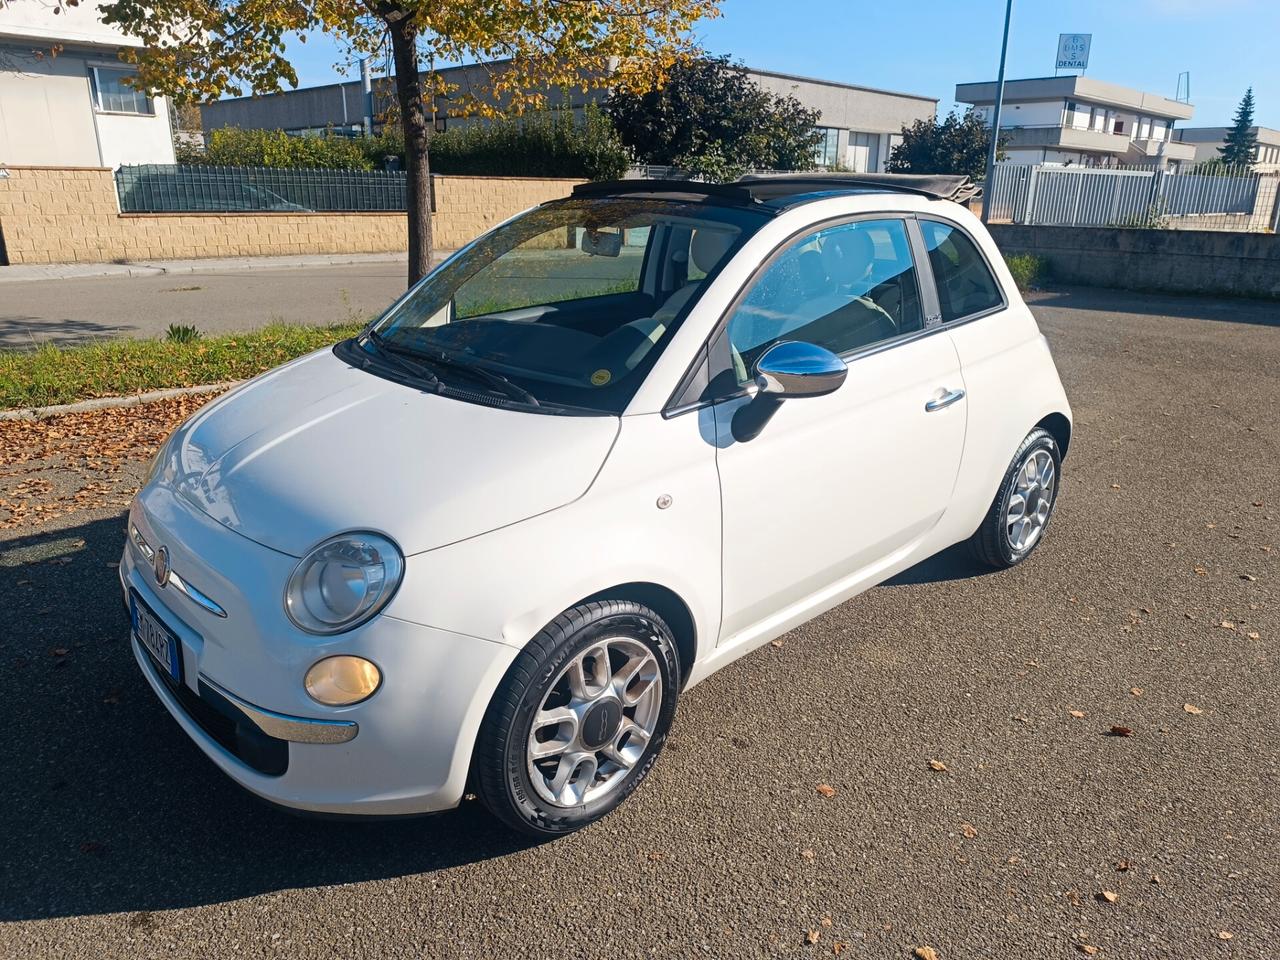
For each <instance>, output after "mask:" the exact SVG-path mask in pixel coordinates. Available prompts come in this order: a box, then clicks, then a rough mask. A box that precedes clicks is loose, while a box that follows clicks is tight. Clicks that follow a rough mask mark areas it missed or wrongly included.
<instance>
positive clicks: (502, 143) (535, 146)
mask: <svg viewBox="0 0 1280 960" xmlns="http://www.w3.org/2000/svg"><path fill="white" fill-rule="evenodd" d="M452 123H453V126H452V127H450V128H448V129H447V130H445V131H444V132H443V133H437V134H435V135H434V136H432V138H431V147H430V155H429V159H430V164H431V172H432V173H439V174H446V175H447V174H455V175H460V176H481V177H484V176H489V177H582V178H585V179H588V180H612V179H616V178H618V177H621V176H622V175H623V174H624V173H625V172H626V170H627V167H628V166H630V165H631V155H630V153H629V152H628V151H627V148H626V147H624V146H623V145H622V141H621V140H620V139H618V134H617V131H615V130H614V128H613V124H612V123H611V122H610V121H609V118H608V117H606V116H605V115H604V114H603V113H602V112H601V111H600V110H599V108H597V107H596V106H595V105H594V104H588V105H587V106H586V107H584V108H583V111H582V117H581V119H578V118H575V117H574V115H573V111H571V110H539V111H535V112H532V113H528V114H525V115H524V116H523V117H506V118H498V119H495V120H479V119H475V120H465V121H463V120H454V121H452ZM364 143H365V144H366V149H367V150H368V155H369V158H370V161H371V162H372V163H373V164H374V165H375V166H378V167H381V166H382V164H383V162H384V159H385V158H386V157H400V158H403V156H404V141H403V140H402V139H401V137H400V133H399V131H398V130H394V129H393V130H389V131H387V132H384V133H383V134H382V135H381V136H379V137H374V138H371V139H369V140H366V141H364Z"/></svg>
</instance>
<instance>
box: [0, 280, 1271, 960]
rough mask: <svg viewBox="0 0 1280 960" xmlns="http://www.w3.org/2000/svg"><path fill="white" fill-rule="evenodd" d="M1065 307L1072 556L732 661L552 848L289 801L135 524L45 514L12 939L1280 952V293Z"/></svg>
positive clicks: (9, 870)
mask: <svg viewBox="0 0 1280 960" xmlns="http://www.w3.org/2000/svg"><path fill="white" fill-rule="evenodd" d="M1036 311H1037V313H1038V315H1039V316H1040V318H1041V319H1042V322H1043V326H1044V329H1045V330H1046V332H1047V333H1048V335H1049V337H1050V340H1051V341H1052V343H1053V346H1054V350H1055V355H1056V357H1057V359H1058V362H1059V365H1060V367H1061V371H1062V374H1063V377H1064V380H1065V382H1066V384H1067V388H1068V392H1069V393H1070V395H1071V398H1072V401H1073V403H1074V406H1075V413H1076V417H1077V432H1076V437H1075V439H1074V442H1073V444H1072V448H1071V453H1070V456H1069V458H1068V460H1067V463H1066V469H1065V478H1066V479H1065V487H1064V492H1063V498H1062V501H1061V504H1060V507H1059V510H1058V512H1057V514H1056V516H1055V519H1054V522H1053V525H1052V527H1051V529H1050V531H1049V535H1048V539H1047V541H1046V542H1045V544H1044V546H1043V547H1042V549H1041V550H1040V551H1039V552H1038V553H1037V554H1036V555H1035V557H1034V558H1033V559H1032V560H1031V561H1030V562H1028V563H1026V564H1024V565H1023V566H1021V567H1019V568H1017V569H1016V570H1013V571H1010V572H1006V573H1000V574H991V575H975V573H974V571H973V569H972V568H971V567H970V566H968V565H967V563H966V562H965V561H964V560H963V559H962V558H960V557H959V556H958V555H956V554H955V553H954V552H952V553H949V554H946V555H943V556H942V557H940V558H936V559H935V560H933V561H929V562H927V563H925V564H922V565H921V566H920V567H917V568H915V569H914V570H912V571H910V572H909V573H908V574H905V575H903V576H901V577H899V578H897V579H896V580H895V581H894V582H892V583H891V584H888V585H885V586H881V587H878V588H875V589H873V590H871V591H869V592H868V593H866V594H864V595H862V596H861V597H859V598H857V599H855V600H853V601H851V602H849V603H846V604H845V605H843V606H842V607H840V608H838V609H836V610H834V611H832V612H830V613H828V614H827V615H825V616H823V617H821V618H819V619H817V620H815V621H813V622H811V623H809V624H807V625H806V626H804V627H802V628H800V629H797V630H795V631H793V632H792V633H790V634H788V635H787V636H786V637H785V638H784V642H783V644H782V646H780V647H773V646H765V647H764V648H763V649H761V650H759V651H757V652H756V653H754V654H752V655H750V656H748V657H746V658H745V659H743V660H741V661H739V662H737V663H736V664H734V665H732V666H730V667H728V668H727V669H725V670H724V671H722V672H721V673H719V674H717V675H716V676H715V677H713V678H711V679H710V680H708V681H707V682H706V683H704V684H702V685H701V686H699V687H697V688H695V689H693V690H692V691H689V692H688V694H687V695H686V696H685V697H684V698H683V699H682V702H681V705H680V709H679V713H678V716H677V720H676V727H675V731H674V736H673V738H672V740H671V741H670V744H669V746H668V748H667V750H666V752H665V753H664V755H663V756H662V758H661V760H660V761H659V763H658V765H657V767H656V769H655V772H654V774H653V775H652V777H651V778H650V779H649V781H648V782H647V783H646V784H645V786H644V788H643V789H642V790H641V791H640V792H639V793H638V794H637V795H636V796H635V797H634V798H633V799H632V800H631V801H630V802H629V803H628V805H627V806H626V807H625V808H623V809H622V810H620V811H618V812H617V813H615V814H614V815H613V816H612V817H610V818H608V819H606V820H605V821H604V822H602V823H600V824H597V825H595V826H593V827H591V828H589V829H587V830H585V831H583V832H581V833H579V834H576V835H574V836H572V837H569V838H566V839H563V840H559V841H556V842H554V843H548V844H544V845H541V846H529V845H527V844H526V843H525V842H524V841H522V840H519V839H516V838H513V837H512V836H510V835H508V834H506V833H504V832H503V831H502V830H501V829H500V828H499V827H498V826H497V825H496V824H495V823H494V822H493V821H491V820H490V819H489V818H488V817H487V816H486V815H485V813H484V812H483V810H481V809H479V807H478V805H477V804H475V803H474V802H471V803H467V804H465V805H464V807H463V808H462V809H460V810H459V811H457V812H454V813H449V814H444V815H440V816H436V817H433V818H427V819H421V820H411V821H397V822H373V823H360V824H346V823H334V822H323V821H308V820H301V819H295V818H293V817H290V816H288V815H285V814H282V813H278V812H275V811H272V810H269V809H266V808H263V807H262V806H260V805H258V804H257V803H256V802H254V801H253V800H251V799H250V798H249V797H247V796H246V795H245V794H243V793H242V792H240V791H239V790H238V789H237V788H236V787H234V786H233V785H232V784H231V783H230V782H229V781H228V780H226V778H224V777H223V776H222V775H221V774H220V773H218V771H217V770H216V769H215V768H214V767H213V765H212V764H210V763H209V762H208V761H206V760H205V759H204V758H203V756H202V755H201V754H200V753H199V751H198V750H197V749H196V748H195V747H194V746H193V745H192V744H190V743H189V742H188V741H187V739H186V738H185V736H184V735H183V734H182V733H181V732H180V730H179V729H178V727H177V726H176V724H174V723H173V722H172V720H170V719H169V718H168V717H167V716H166V714H165V712H164V711H163V709H162V708H161V707H160V705H159V704H158V702H157V701H156V700H155V698H154V697H153V696H152V695H151V693H150V691H149V689H148V688H147V687H146V685H145V683H144V681H143V680H142V678H141V677H140V676H139V675H138V673H137V671H136V668H135V665H134V664H133V662H132V657H131V655H130V653H129V650H128V647H127V645H126V640H125V634H126V624H125V620H124V617H123V614H122V613H121V610H120V601H119V595H118V588H117V586H116V581H115V574H114V572H113V571H112V570H110V569H108V566H107V565H108V564H109V563H111V562H112V561H113V560H114V559H115V558H116V557H117V556H118V554H119V552H120V549H121V544H122V524H121V519H120V516H119V514H118V512H116V511H114V510H112V511H98V512H89V513H84V514H77V515H74V516H72V517H69V518H66V519H64V520H61V521H58V524H59V525H57V526H56V527H54V528H40V529H39V530H38V532H35V533H28V534H25V535H24V534H22V532H21V531H7V532H6V533H5V534H4V535H5V536H7V537H8V539H7V540H6V541H5V542H4V543H2V544H0V610H3V611H4V614H3V618H4V619H3V623H4V630H3V632H2V633H3V636H2V642H3V645H4V647H3V653H4V661H3V662H4V665H5V669H3V670H0V694H2V699H0V702H2V703H3V704H4V708H5V709H4V712H3V715H4V716H5V717H6V718H7V720H8V723H9V730H10V733H9V735H8V736H7V737H6V738H5V741H4V745H3V747H0V769H2V770H3V772H4V775H3V777H2V778H0V810H3V812H4V817H3V820H0V858H2V859H0V876H2V877H3V881H0V884H2V885H0V956H3V957H46V956H48V957H53V956H56V957H93V958H102V957H130V958H142V957H159V956H164V957H202V958H206V957H258V956H265V957H317V958H318V957H326V958H327V957H333V956H378V957H445V956H468V957H471V956H486V957H555V958H563V957H601V958H611V957H642V956H662V957H691V956H700V955H709V956H710V955H714V956H733V957H739V956H757V955H775V954H777V955H784V954H785V955H801V956H806V955H808V956H831V955H833V953H834V951H835V947H836V945H837V944H845V945H846V946H845V947H843V948H841V953H840V955H841V956H843V957H846V958H847V957H858V958H862V957H867V958H872V957H874V958H881V957H885V958H899V957H910V956H912V952H913V951H914V950H915V949H916V948H917V947H920V946H930V947H932V948H934V950H935V951H936V954H937V956H938V957H939V958H940V960H953V958H954V960H960V958H976V957H991V958H1001V960H1007V958H1046V957H1047V958H1052V957H1064V958H1066V957H1072V956H1077V957H1078V956H1082V955H1084V952H1083V951H1082V950H1081V947H1082V946H1084V945H1088V946H1091V947H1097V948H1098V954H1097V955H1098V956H1100V957H1102V958H1112V957H1143V958H1147V957H1160V958H1166V957H1167V958H1191V960H1200V958H1216V957H1224V958H1227V957H1251V958H1252V957H1264V956H1270V955H1272V954H1273V953H1274V952H1275V950H1276V944H1277V942H1278V940H1280V824H1278V817H1280V747H1278V746H1277V743H1278V741H1280V738H1278V736H1277V734H1280V719H1278V718H1280V710H1278V708H1280V694H1278V693H1277V687H1278V681H1280V671H1278V669H1277V653H1278V651H1280V606H1278V604H1280V589H1278V587H1277V584H1278V583H1280V533H1278V531H1277V525H1278V523H1280V520H1278V517H1280V425H1278V424H1277V418H1276V410H1277V409H1280V329H1277V328H1278V327H1280V321H1278V316H1280V307H1277V306H1275V305H1265V304H1243V303H1232V302H1227V301H1198V300H1175V299H1156V298H1149V297H1141V296H1137V295H1123V294H1113V293H1106V292H1101V291H1066V292H1062V293H1056V294H1044V295H1041V296H1039V297H1038V298H1037V305H1036ZM131 469H137V468H136V467H135V468H131ZM15 534H17V535H16V536H15ZM64 559H65V560H66V561H67V562H62V561H63V560H64ZM1224 621H1225V622H1226V623H1228V624H1230V626H1223V623H1224ZM54 650H62V651H64V654H62V655H58V654H54V653H53V652H52V651H54ZM1186 705H1189V706H1190V707H1191V708H1192V709H1193V710H1194V711H1199V712H1192V711H1189V710H1188V709H1187V706H1186ZM1071 711H1076V712H1078V713H1081V714H1083V715H1082V716H1073V715H1072V713H1071ZM1113 726H1123V727H1127V728H1129V729H1131V730H1132V735H1131V736H1127V737H1124V736H1108V735H1106V734H1107V733H1108V731H1109V730H1110V729H1111V728H1112V727H1113ZM930 760H937V761H940V762H941V763H943V764H945V766H946V768H947V769H946V771H945V772H939V771H934V770H931V769H930V767H929V761H930ZM823 783H825V784H830V785H831V786H833V787H835V789H836V794H835V795H834V796H832V797H830V798H824V797H823V796H821V795H820V794H819V793H817V792H816V791H815V787H816V786H817V785H818V784H823ZM1104 890H1105V891H1111V892H1113V893H1114V894H1115V902H1114V903H1109V902H1106V901H1105V899H1101V894H1102V891H1104ZM810 931H814V935H815V936H816V937H817V943H816V944H815V945H810V944H809V943H808V942H807V941H808V939H809V936H810V934H809V932H810ZM926 956H927V954H926Z"/></svg>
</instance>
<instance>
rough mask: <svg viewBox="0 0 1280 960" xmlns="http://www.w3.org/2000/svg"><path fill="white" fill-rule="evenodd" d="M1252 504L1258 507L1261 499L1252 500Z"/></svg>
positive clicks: (1260, 504)
mask: <svg viewBox="0 0 1280 960" xmlns="http://www.w3.org/2000/svg"><path fill="white" fill-rule="evenodd" d="M1253 505H1254V506H1255V507H1260V506H1262V501H1261V500H1255V501H1253Z"/></svg>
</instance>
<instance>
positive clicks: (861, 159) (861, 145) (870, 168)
mask: <svg viewBox="0 0 1280 960" xmlns="http://www.w3.org/2000/svg"><path fill="white" fill-rule="evenodd" d="M849 165H850V166H851V167H853V171H854V173H876V172H877V171H879V169H880V134H878V133H857V132H855V131H850V132H849Z"/></svg>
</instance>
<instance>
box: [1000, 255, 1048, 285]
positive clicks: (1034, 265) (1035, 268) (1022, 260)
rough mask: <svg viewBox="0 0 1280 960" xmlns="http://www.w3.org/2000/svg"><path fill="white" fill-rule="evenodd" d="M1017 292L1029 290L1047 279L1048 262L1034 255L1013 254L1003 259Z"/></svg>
mask: <svg viewBox="0 0 1280 960" xmlns="http://www.w3.org/2000/svg"><path fill="white" fill-rule="evenodd" d="M1004 262H1005V263H1007V264H1008V265H1009V272H1010V273H1011V274H1013V282H1014V283H1016V284H1017V285H1018V289H1019V290H1031V289H1034V288H1035V287H1038V286H1040V284H1042V283H1044V281H1045V280H1047V279H1049V260H1048V258H1047V257H1038V256H1036V255H1035V254H1034V253H1014V254H1011V255H1009V256H1007V257H1005V258H1004Z"/></svg>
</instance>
